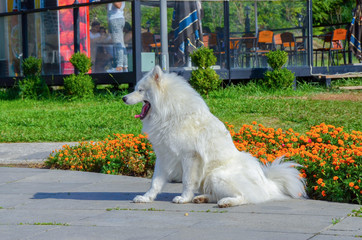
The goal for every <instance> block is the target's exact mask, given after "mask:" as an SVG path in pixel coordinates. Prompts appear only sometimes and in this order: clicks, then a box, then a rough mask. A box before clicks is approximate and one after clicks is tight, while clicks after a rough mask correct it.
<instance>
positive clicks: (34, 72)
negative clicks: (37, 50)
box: [22, 57, 41, 76]
mask: <svg viewBox="0 0 362 240" xmlns="http://www.w3.org/2000/svg"><path fill="white" fill-rule="evenodd" d="M22 67H23V72H24V76H39V75H40V73H41V59H38V58H36V57H28V58H26V59H24V60H23V64H22Z"/></svg>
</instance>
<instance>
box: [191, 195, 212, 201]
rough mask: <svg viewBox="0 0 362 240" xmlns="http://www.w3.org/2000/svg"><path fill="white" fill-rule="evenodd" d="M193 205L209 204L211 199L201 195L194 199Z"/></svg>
mask: <svg viewBox="0 0 362 240" xmlns="http://www.w3.org/2000/svg"><path fill="white" fill-rule="evenodd" d="M192 202H193V203H208V202H209V198H208V197H207V196H206V195H199V196H197V197H194V199H192Z"/></svg>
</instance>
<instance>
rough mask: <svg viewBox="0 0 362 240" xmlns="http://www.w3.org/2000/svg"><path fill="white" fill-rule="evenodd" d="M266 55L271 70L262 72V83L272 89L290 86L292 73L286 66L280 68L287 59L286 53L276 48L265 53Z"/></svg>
mask: <svg viewBox="0 0 362 240" xmlns="http://www.w3.org/2000/svg"><path fill="white" fill-rule="evenodd" d="M266 56H267V58H268V64H269V66H270V67H271V68H272V69H273V71H266V72H265V73H264V80H263V81H262V85H264V86H265V87H267V88H269V89H273V90H277V89H289V88H291V87H292V85H293V81H294V79H295V76H294V73H292V72H291V71H290V70H288V69H286V68H282V67H283V65H284V64H286V63H287V61H288V53H287V52H284V51H281V50H277V51H271V52H269V53H267V54H266Z"/></svg>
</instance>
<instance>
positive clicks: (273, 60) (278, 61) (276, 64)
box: [266, 50, 288, 70]
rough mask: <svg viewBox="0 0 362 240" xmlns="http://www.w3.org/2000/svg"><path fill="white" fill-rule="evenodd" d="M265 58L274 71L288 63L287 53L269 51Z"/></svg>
mask: <svg viewBox="0 0 362 240" xmlns="http://www.w3.org/2000/svg"><path fill="white" fill-rule="evenodd" d="M266 57H267V58H268V60H267V61H268V64H269V66H270V67H271V68H272V69H274V70H279V69H281V68H282V67H283V65H284V64H286V63H287V61H288V53H287V52H284V51H281V50H277V51H271V52H269V53H267V54H266Z"/></svg>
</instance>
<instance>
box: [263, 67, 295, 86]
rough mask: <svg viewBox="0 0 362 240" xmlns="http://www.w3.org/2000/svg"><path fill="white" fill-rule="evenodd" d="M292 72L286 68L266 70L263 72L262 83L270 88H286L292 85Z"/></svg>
mask: <svg viewBox="0 0 362 240" xmlns="http://www.w3.org/2000/svg"><path fill="white" fill-rule="evenodd" d="M293 81H294V73H293V72H291V71H290V70H288V69H286V68H282V69H278V70H274V71H267V72H266V73H265V74H264V81H263V85H264V86H265V87H267V88H271V89H288V88H291V87H292V86H293Z"/></svg>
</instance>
